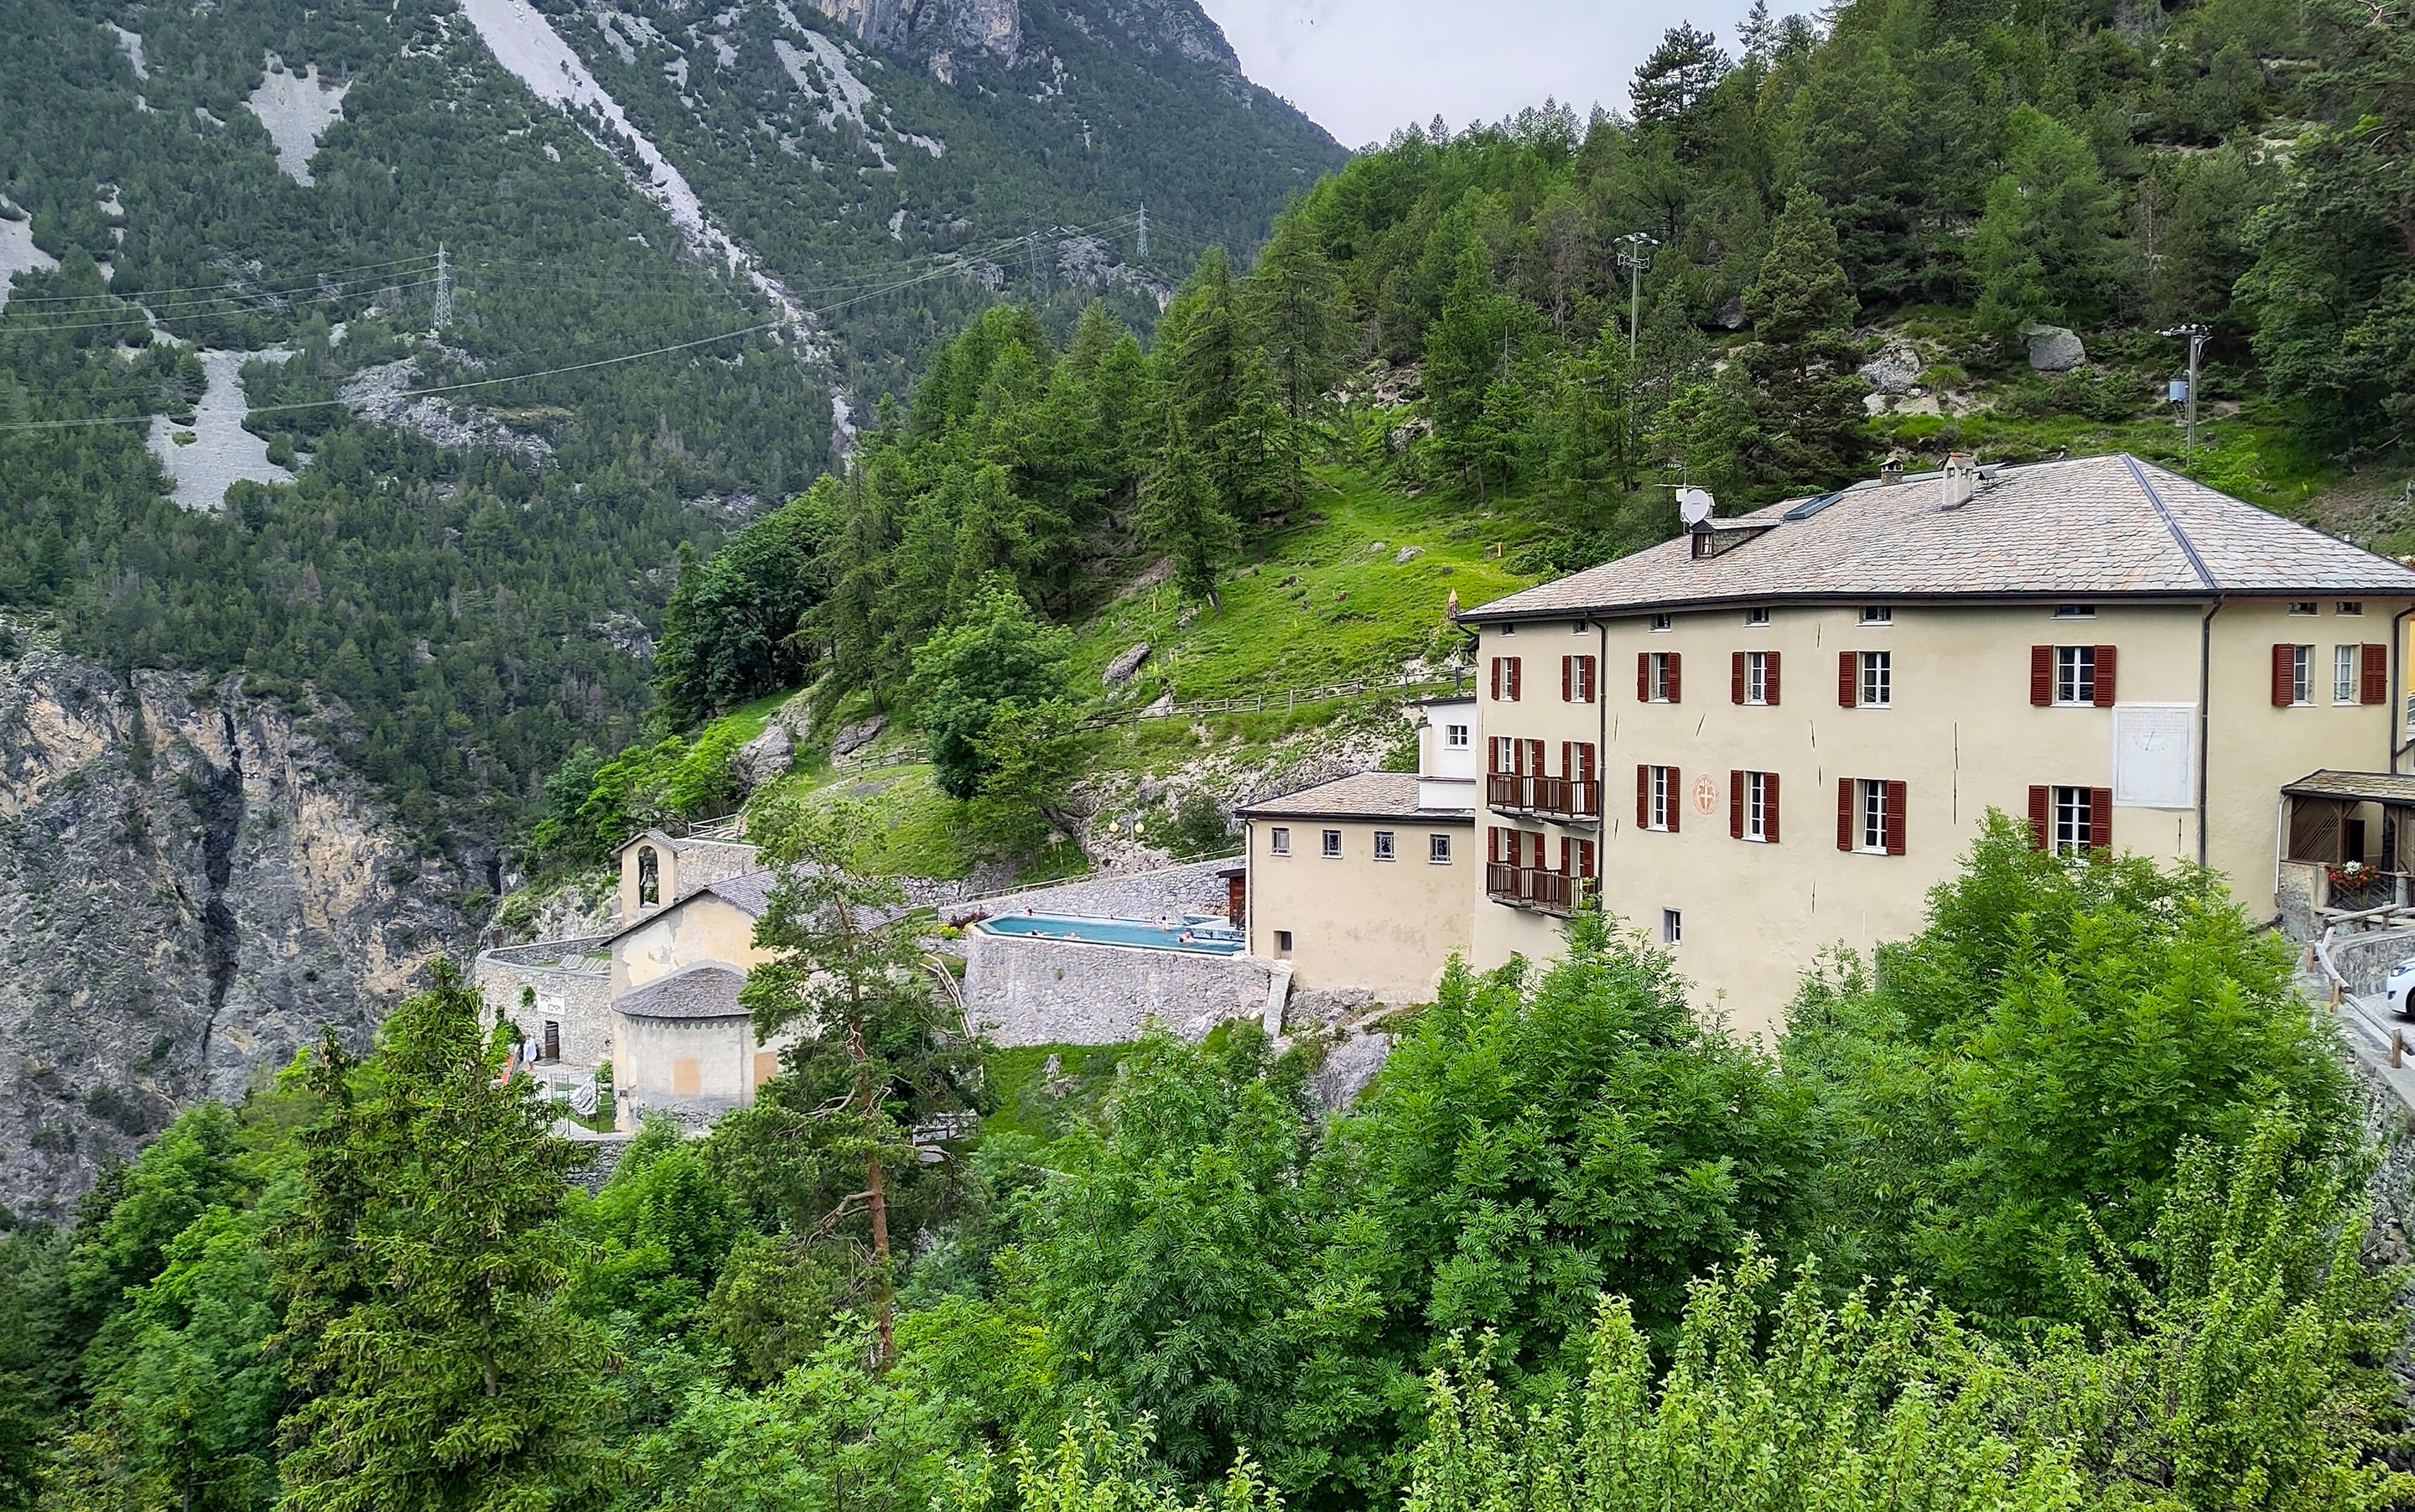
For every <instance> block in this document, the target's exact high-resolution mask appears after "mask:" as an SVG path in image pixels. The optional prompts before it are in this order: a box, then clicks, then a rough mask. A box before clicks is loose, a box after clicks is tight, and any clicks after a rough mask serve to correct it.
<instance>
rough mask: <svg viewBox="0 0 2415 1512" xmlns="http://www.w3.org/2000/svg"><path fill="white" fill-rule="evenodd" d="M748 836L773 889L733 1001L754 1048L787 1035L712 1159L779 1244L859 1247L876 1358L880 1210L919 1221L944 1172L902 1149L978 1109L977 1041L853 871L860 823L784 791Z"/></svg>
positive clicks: (887, 1258) (896, 891) (887, 1313)
mask: <svg viewBox="0 0 2415 1512" xmlns="http://www.w3.org/2000/svg"><path fill="white" fill-rule="evenodd" d="M749 831H750V833H752V834H753V835H754V836H755V838H756V840H757V844H758V845H759V846H761V847H762V849H761V854H762V858H763V860H764V861H766V862H768V863H769V864H770V865H771V867H772V870H773V871H774V872H775V873H776V874H777V876H778V880H777V881H776V882H774V883H773V885H772V893H771V898H770V902H769V903H768V905H767V906H766V907H765V909H764V911H763V915H762V917H761V918H760V919H758V920H757V922H756V926H755V944H756V948H757V949H758V950H761V951H768V952H770V958H769V959H768V960H766V961H764V962H763V963H762V964H761V965H759V966H756V967H755V969H754V970H753V971H751V972H750V973H748V975H747V979H746V986H745V988H744V990H743V991H742V993H741V995H740V998H739V1000H740V1001H741V1002H742V1004H744V1005H745V1007H746V1009H747V1011H748V1012H749V1013H750V1014H752V1015H753V1018H754V1025H755V1033H756V1035H757V1038H758V1039H761V1040H777V1039H780V1038H782V1037H784V1036H794V1039H793V1040H792V1042H791V1043H790V1044H789V1045H788V1048H787V1050H786V1051H785V1052H784V1053H783V1055H782V1070H781V1074H780V1075H779V1076H778V1077H776V1078H774V1079H773V1080H772V1082H771V1083H770V1084H768V1085H766V1086H765V1087H764V1088H763V1089H762V1091H761V1093H760V1094H759V1095H758V1097H757V1101H756V1102H755V1104H754V1105H753V1106H752V1107H750V1108H747V1109H744V1110H742V1111H741V1112H740V1113H738V1114H733V1115H729V1117H727V1118H726V1119H725V1120H724V1121H723V1129H724V1130H726V1131H727V1137H726V1139H724V1138H723V1137H721V1136H718V1135H717V1136H716V1140H715V1144H716V1146H717V1149H716V1154H717V1155H718V1156H719V1157H720V1158H721V1159H722V1160H724V1161H725V1167H726V1169H727V1171H728V1174H729V1175H731V1176H732V1177H733V1178H734V1179H733V1181H732V1185H733V1186H735V1187H736V1188H737V1189H738V1190H740V1191H741V1193H742V1194H744V1195H748V1196H751V1197H752V1198H753V1200H754V1201H755V1202H756V1203H757V1205H762V1206H767V1207H769V1208H771V1209H772V1210H773V1211H775V1212H777V1213H778V1214H779V1215H780V1217H781V1218H782V1219H783V1220H784V1221H785V1222H786V1223H787V1229H788V1233H789V1235H790V1236H791V1238H792V1239H793V1240H794V1241H796V1242H798V1243H799V1244H801V1245H802V1246H804V1247H807V1248H811V1247H814V1246H818V1245H822V1244H825V1243H830V1242H835V1243H837V1244H840V1245H844V1246H847V1247H850V1248H855V1249H860V1250H862V1255H863V1260H864V1264H863V1265H862V1271H863V1272H864V1273H865V1276H866V1280H867V1281H868V1290H869V1294H870V1295H869V1301H870V1311H871V1316H872V1321H873V1324H874V1326H875V1329H876V1331H877V1339H878V1345H877V1351H878V1356H879V1358H880V1359H881V1361H882V1362H884V1363H885V1362H886V1360H887V1358H888V1356H889V1354H890V1349H891V1342H890V1321H891V1311H892V1302H891V1286H892V1265H893V1259H892V1235H893V1234H894V1232H895V1228H894V1224H893V1223H892V1215H893V1214H895V1213H896V1211H897V1209H898V1208H899V1207H900V1206H901V1205H902V1206H903V1207H904V1208H905V1209H906V1212H907V1214H908V1215H911V1216H912V1217H913V1218H914V1219H916V1220H918V1221H919V1220H922V1218H924V1217H926V1216H927V1215H928V1213H929V1211H930V1207H931V1205H933V1204H934V1203H935V1202H937V1201H940V1200H943V1199H944V1195H945V1192H946V1190H947V1188H948V1185H949V1182H950V1179H951V1178H950V1176H949V1175H948V1174H947V1172H946V1171H945V1170H944V1169H942V1168H941V1166H930V1167H926V1166H924V1165H923V1164H922V1161H921V1160H920V1159H919V1157H918V1155H917V1145H918V1140H919V1139H920V1138H922V1137H927V1136H928V1130H929V1129H930V1126H931V1125H932V1124H933V1122H934V1120H936V1119H937V1118H939V1117H940V1116H941V1115H949V1114H954V1113H960V1112H963V1111H966V1110H968V1109H969V1110H974V1111H978V1110H979V1109H980V1107H981V1094H980V1090H979V1073H980V1068H981V1055H982V1052H981V1045H980V1042H979V1041H978V1040H975V1039H973V1038H972V1037H971V1036H970V1035H969V1034H968V1033H967V1031H966V1026H965V1025H964V1024H963V1022H962V1019H961V1017H960V1016H959V1014H958V1013H957V1011H956V1010H955V1007H954V1005H953V1003H952V1001H951V1000H950V999H949V998H948V997H947V996H945V995H943V994H942V993H941V992H940V991H939V990H938V988H937V983H936V982H935V981H933V978H932V975H931V973H932V970H933V969H934V968H933V967H932V966H931V964H930V963H929V961H928V960H927V958H926V956H925V954H924V951H923V950H922V942H921V939H920V937H919V925H918V922H917V921H916V920H915V918H914V917H913V916H912V915H911V914H910V913H909V911H908V910H907V905H906V894H905V891H904V889H902V888H901V887H899V886H898V885H897V883H895V882H894V881H892V880H891V879H889V878H887V877H873V876H864V875H862V872H861V870H860V869H859V863H858V859H857V857H858V852H859V851H860V849H861V847H862V841H863V838H864V821H863V819H862V816H860V815H858V814H856V813H855V812H853V811H851V810H845V809H838V810H833V809H831V808H829V807H826V806H820V805H816V804H814V803H812V802H810V801H807V800H805V799H803V798H801V797H798V796H796V795H784V796H783V798H782V799H780V800H779V801H773V802H772V803H769V804H766V805H763V807H762V809H761V811H760V812H758V813H757V814H754V815H751V816H750V824H749ZM917 1130H924V1131H925V1133H924V1134H923V1135H920V1136H918V1133H917Z"/></svg>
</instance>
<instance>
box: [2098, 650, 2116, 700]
mask: <svg viewBox="0 0 2415 1512" xmlns="http://www.w3.org/2000/svg"><path fill="white" fill-rule="evenodd" d="M2096 707H2097V708H2099V709H2110V708H2112V707H2113V648H2112V647H2110V646H2099V647H2097V648H2096Z"/></svg>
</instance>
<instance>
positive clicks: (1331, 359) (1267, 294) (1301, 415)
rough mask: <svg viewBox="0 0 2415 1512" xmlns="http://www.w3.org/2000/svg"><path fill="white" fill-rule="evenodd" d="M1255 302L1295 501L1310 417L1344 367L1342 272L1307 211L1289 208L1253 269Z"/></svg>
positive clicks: (1255, 318)
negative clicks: (1328, 255)
mask: <svg viewBox="0 0 2415 1512" xmlns="http://www.w3.org/2000/svg"><path fill="white" fill-rule="evenodd" d="M1248 294H1249V307H1250V316H1251V320H1252V323H1253V324H1254V325H1255V326H1256V328H1257V336H1258V340H1259V342H1260V343H1261V345H1262V346H1263V348H1264V350H1265V352H1266V362H1267V369H1268V371H1269V373H1270V374H1271V376H1272V377H1273V379H1274V384H1275V388H1276V391H1277V392H1278V393H1279V394H1280V396H1281V397H1282V407H1283V418H1284V420H1285V422H1286V426H1285V428H1284V432H1283V447H1282V450H1283V463H1284V466H1283V472H1284V477H1285V480H1286V483H1287V486H1288V487H1289V490H1290V497H1291V503H1292V507H1293V508H1295V509H1297V507H1299V502H1300V487H1301V483H1302V480H1303V476H1304V472H1305V467H1306V461H1307V448H1308V439H1309V432H1310V427H1311V424H1312V420H1313V418H1314V416H1315V414H1316V412H1317V411H1318V410H1319V409H1321V408H1322V407H1323V404H1324V401H1325V396H1326V393H1327V390H1328V389H1330V388H1331V387H1332V385H1333V380H1334V379H1335V377H1336V376H1337V375H1338V374H1339V371H1340V368H1341V356H1342V343H1343V341H1344V339H1345V337H1346V329H1347V328H1346V325H1345V323H1344V321H1343V318H1342V279H1341V277H1340V276H1339V275H1337V274H1336V273H1335V272H1334V271H1333V267H1332V264H1330V263H1328V262H1326V260H1325V254H1324V252H1323V251H1322V250H1321V249H1319V248H1318V247H1317V245H1316V238H1315V236H1314V234H1313V233H1312V232H1311V231H1310V229H1309V227H1308V223H1307V221H1306V220H1305V219H1303V218H1302V217H1298V216H1286V217H1283V218H1282V220H1280V221H1277V222H1276V223H1275V232H1274V236H1273V238H1272V239H1271V240H1269V241H1268V242H1267V246H1266V249H1265V250H1264V251H1263V252H1261V253H1259V255H1258V265H1257V267H1256V269H1255V270H1254V271H1253V272H1252V274H1251V275H1250V282H1249V290H1248Z"/></svg>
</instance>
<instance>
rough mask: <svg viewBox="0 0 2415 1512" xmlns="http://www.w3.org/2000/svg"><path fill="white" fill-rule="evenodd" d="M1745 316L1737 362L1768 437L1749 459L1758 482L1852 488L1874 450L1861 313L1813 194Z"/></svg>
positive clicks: (1796, 212) (1782, 233) (1781, 232)
mask: <svg viewBox="0 0 2415 1512" xmlns="http://www.w3.org/2000/svg"><path fill="white" fill-rule="evenodd" d="M1744 307H1745V314H1746V315H1747V316H1748V318H1749V319H1750V320H1751V321H1752V336H1753V339H1752V344H1751V345H1750V346H1748V347H1747V348H1745V349H1744V350H1743V351H1742V352H1739V353H1738V354H1737V359H1736V360H1737V362H1738V363H1739V364H1740V365H1741V366H1742V367H1744V369H1745V371H1746V372H1747V373H1748V374H1749V375H1750V376H1751V379H1752V387H1753V394H1752V399H1751V403H1752V409H1753V416H1754V426H1755V429H1756V431H1757V432H1758V435H1757V438H1756V439H1755V441H1754V442H1750V443H1748V444H1747V445H1746V446H1745V447H1743V448H1742V450H1743V453H1744V460H1745V464H1746V466H1747V467H1748V470H1749V471H1750V472H1751V475H1752V477H1753V479H1754V481H1755V482H1756V483H1759V484H1762V485H1764V486H1767V487H1773V488H1778V489H1790V488H1799V487H1811V486H1815V485H1823V484H1832V483H1841V482H1843V481H1844V480H1845V479H1847V478H1848V477H1851V476H1852V475H1853V474H1854V473H1855V472H1857V471H1858V470H1859V468H1860V465H1861V461H1862V458H1863V457H1864V456H1865V455H1866V454H1867V452H1868V446H1869V442H1868V429H1867V427H1866V425H1865V417H1864V412H1863V409H1862V384H1861V382H1860V380H1859V379H1858V378H1857V377H1855V375H1854V364H1855V359H1856V358H1857V357H1858V356H1859V352H1857V351H1856V349H1855V348H1854V346H1853V337H1852V331H1853V318H1854V315H1855V314H1856V313H1857V311H1858V309H1859V306H1858V305H1857V304H1856V303H1855V301H1854V299H1853V289H1852V287H1851V286H1850V285H1849V284H1848V283H1847V282H1846V281H1845V269H1844V266H1843V264H1842V263H1840V262H1838V257H1837V230H1836V228H1835V227H1834V226H1832V225H1830V224H1829V222H1828V216H1827V210H1826V207H1825V206H1823V204H1822V203H1821V202H1820V200H1819V197H1818V196H1817V195H1814V194H1812V193H1811V192H1810V191H1809V190H1808V189H1797V190H1795V191H1794V193H1793V194H1792V195H1790V196H1788V197H1787V201H1786V210H1785V213H1784V214H1782V215H1780V216H1779V217H1778V223H1777V224H1776V225H1775V226H1773V227H1772V228H1771V229H1770V242H1769V253H1768V255H1767V256H1766V257H1764V258H1763V259H1762V263H1761V276H1760V277H1758V278H1757V279H1755V280H1754V282H1753V286H1752V288H1751V290H1750V291H1748V292H1747V293H1746V295H1745V301H1744Z"/></svg>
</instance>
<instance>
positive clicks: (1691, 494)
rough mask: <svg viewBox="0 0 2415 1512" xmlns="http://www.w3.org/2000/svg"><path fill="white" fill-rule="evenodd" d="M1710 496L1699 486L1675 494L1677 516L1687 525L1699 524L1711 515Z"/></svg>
mask: <svg viewBox="0 0 2415 1512" xmlns="http://www.w3.org/2000/svg"><path fill="white" fill-rule="evenodd" d="M1711 507H1712V504H1711V496H1710V494H1709V493H1708V492H1706V491H1705V490H1703V489H1701V488H1688V489H1686V490H1684V491H1683V492H1681V493H1679V494H1678V495H1677V517H1678V518H1679V519H1681V520H1684V521H1685V522H1686V523H1687V524H1688V525H1689V526H1692V525H1700V524H1701V523H1703V521H1704V520H1706V519H1708V518H1710V517H1711Z"/></svg>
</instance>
